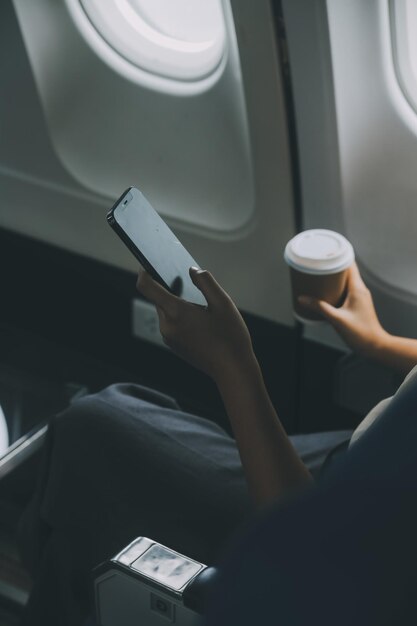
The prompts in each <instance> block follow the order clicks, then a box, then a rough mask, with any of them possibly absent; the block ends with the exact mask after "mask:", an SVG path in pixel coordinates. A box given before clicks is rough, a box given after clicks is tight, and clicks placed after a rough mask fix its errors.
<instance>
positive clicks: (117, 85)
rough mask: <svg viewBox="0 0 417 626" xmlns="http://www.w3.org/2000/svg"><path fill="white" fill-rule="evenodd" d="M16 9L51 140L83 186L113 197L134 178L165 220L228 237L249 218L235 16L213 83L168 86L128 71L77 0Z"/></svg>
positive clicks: (21, 2)
mask: <svg viewBox="0 0 417 626" xmlns="http://www.w3.org/2000/svg"><path fill="white" fill-rule="evenodd" d="M15 6H16V9H17V12H18V15H19V22H20V25H21V28H22V32H23V36H24V40H25V44H26V47H27V50H28V53H29V57H30V61H31V66H32V69H33V73H34V78H35V82H36V85H37V88H38V92H39V95H40V98H41V103H42V106H43V111H44V115H45V117H46V121H47V125H48V130H49V133H50V137H51V141H52V143H53V146H54V149H55V152H56V154H57V156H58V157H59V159H60V161H61V162H62V164H63V165H64V166H65V168H66V169H67V170H68V172H69V173H70V174H71V175H72V176H73V177H74V178H75V179H76V180H77V181H79V182H80V183H81V184H82V185H83V186H84V187H85V188H87V189H90V190H91V191H93V192H95V193H101V194H102V195H104V196H107V197H108V198H109V199H111V198H114V197H117V196H118V195H120V193H121V190H123V189H125V188H126V187H128V186H129V185H130V184H132V181H135V182H136V186H138V187H140V188H141V189H143V191H144V192H145V194H147V195H149V196H151V197H152V198H153V201H154V202H155V204H156V206H157V207H158V208H159V210H160V211H161V213H162V214H163V215H165V216H167V217H173V218H175V219H176V220H179V221H183V222H186V223H187V224H188V225H192V224H193V225H195V226H198V227H200V228H207V229H209V230H219V231H222V232H223V231H229V232H230V231H235V230H237V229H239V228H242V227H243V226H244V225H246V224H247V223H248V222H249V221H250V219H251V217H252V216H253V211H254V193H253V177H252V165H251V162H250V148H249V140H248V128H247V117H246V111H245V107H244V99H243V97H242V84H241V77H240V68H239V59H238V55H237V51H236V42H235V39H236V38H235V35H234V28H233V21H232V19H231V17H230V16H229V19H227V20H225V23H227V24H228V26H229V30H228V38H227V41H228V52H227V54H226V52H225V58H224V62H223V65H222V67H221V68H220V69H219V70H218V71H217V72H215V74H214V76H213V80H212V83H211V84H210V83H209V84H206V83H205V82H204V81H203V85H201V84H200V82H199V81H197V82H196V83H193V82H185V83H184V82H181V81H170V83H169V85H168V84H167V83H166V82H162V84H160V79H158V77H156V76H154V75H152V74H150V75H149V78H148V80H147V81H144V80H142V78H141V76H143V75H144V74H145V75H146V72H142V73H141V76H134V73H132V76H129V77H127V76H126V75H125V73H122V71H121V70H122V69H123V68H124V67H125V65H126V64H127V62H126V61H125V60H124V59H123V58H122V57H121V56H120V55H119V54H118V53H117V52H116V51H114V50H113V49H112V48H111V47H110V46H109V45H108V44H107V43H106V41H105V40H104V39H102V38H101V37H100V35H99V33H98V31H97V30H96V29H95V28H94V27H93V25H92V24H91V22H90V21H89V19H88V17H87V15H86V14H85V12H84V11H83V9H82V7H81V5H80V3H79V0H66V2H64V1H63V0H61V1H60V2H56V3H53V4H52V5H51V3H50V2H49V1H48V0H35V1H34V2H30V3H28V2H26V1H25V0H15ZM110 6H112V5H110ZM228 6H229V5H228V3H225V8H227V7H228ZM229 13H230V9H229ZM226 17H227V16H226ZM154 54H155V51H154ZM114 58H115V59H116V60H117V61H118V62H119V65H117V64H114V63H113V64H112V63H110V59H114ZM107 61H109V62H107ZM127 65H129V64H127ZM129 66H130V67H131V68H132V70H134V66H133V65H129ZM118 68H119V69H120V71H118ZM184 87H185V88H186V89H189V90H190V93H188V94H186V93H183V88H184Z"/></svg>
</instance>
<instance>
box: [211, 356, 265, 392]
mask: <svg viewBox="0 0 417 626" xmlns="http://www.w3.org/2000/svg"><path fill="white" fill-rule="evenodd" d="M260 374H261V370H260V366H259V363H258V360H257V358H256V356H255V354H254V352H253V351H251V352H250V353H248V354H246V355H245V356H244V357H243V358H241V359H239V360H237V359H236V360H235V359H230V360H224V361H222V364H221V367H219V369H218V370H217V371H216V373H215V375H214V376H213V379H214V382H215V383H216V385H217V387H218V389H219V391H220V393H221V394H223V393H224V392H226V391H227V390H228V389H230V388H231V387H235V386H236V384H241V383H242V381H243V382H244V381H247V382H250V381H254V380H256V378H257V377H258V376H259V375H260Z"/></svg>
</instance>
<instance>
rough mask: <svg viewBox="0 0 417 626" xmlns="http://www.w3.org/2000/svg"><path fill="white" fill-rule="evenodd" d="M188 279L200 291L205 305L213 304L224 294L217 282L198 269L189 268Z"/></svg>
mask: <svg viewBox="0 0 417 626" xmlns="http://www.w3.org/2000/svg"><path fill="white" fill-rule="evenodd" d="M190 277H191V280H192V281H193V283H194V285H195V286H196V287H197V289H199V290H200V291H201V293H202V294H203V296H204V297H205V299H206V300H207V304H209V305H210V304H215V303H216V302H218V301H219V299H220V298H221V297H222V296H225V292H224V291H223V289H222V288H221V287H220V285H219V283H218V282H217V280H216V279H215V278H214V277H213V275H212V274H211V273H210V272H208V271H207V270H201V269H199V268H198V267H190Z"/></svg>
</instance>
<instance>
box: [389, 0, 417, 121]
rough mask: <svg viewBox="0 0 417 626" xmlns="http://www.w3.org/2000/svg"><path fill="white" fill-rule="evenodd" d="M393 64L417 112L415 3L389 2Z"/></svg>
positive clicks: (403, 1) (392, 0)
mask: <svg viewBox="0 0 417 626" xmlns="http://www.w3.org/2000/svg"><path fill="white" fill-rule="evenodd" d="M390 12H391V29H392V37H393V52H394V62H395V68H396V72H397V77H398V81H399V83H400V86H401V88H402V90H403V92H404V94H405V96H406V98H407V100H408V101H409V103H410V104H411V106H412V107H413V108H414V109H415V110H416V111H417V36H416V34H417V2H415V0H391V2H390Z"/></svg>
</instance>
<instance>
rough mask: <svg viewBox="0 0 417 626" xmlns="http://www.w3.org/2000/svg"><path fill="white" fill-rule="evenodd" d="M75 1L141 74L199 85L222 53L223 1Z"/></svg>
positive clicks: (99, 31) (96, 27)
mask: <svg viewBox="0 0 417 626" xmlns="http://www.w3.org/2000/svg"><path fill="white" fill-rule="evenodd" d="M77 2H79V3H80V4H81V6H82V8H83V10H84V13H85V16H86V17H87V18H88V20H89V21H90V22H91V24H92V25H93V26H94V28H95V30H96V31H97V32H98V33H99V35H100V36H101V37H102V38H103V39H104V41H105V42H106V43H107V44H108V46H110V47H111V48H112V50H113V51H115V52H116V53H118V54H119V55H120V56H121V57H122V59H124V60H125V61H127V62H129V63H131V64H133V65H134V66H135V67H137V68H139V69H140V70H144V71H145V72H150V73H151V74H155V75H157V76H161V77H164V78H169V79H174V80H177V81H197V80H201V79H203V78H205V77H207V76H208V75H210V74H211V73H213V71H214V70H215V69H216V68H217V67H218V66H219V64H220V63H221V61H222V58H223V56H224V54H225V49H226V47H225V42H226V30H225V24H224V17H223V11H222V6H221V0H106V2H103V0H77ZM84 33H86V31H84Z"/></svg>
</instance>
